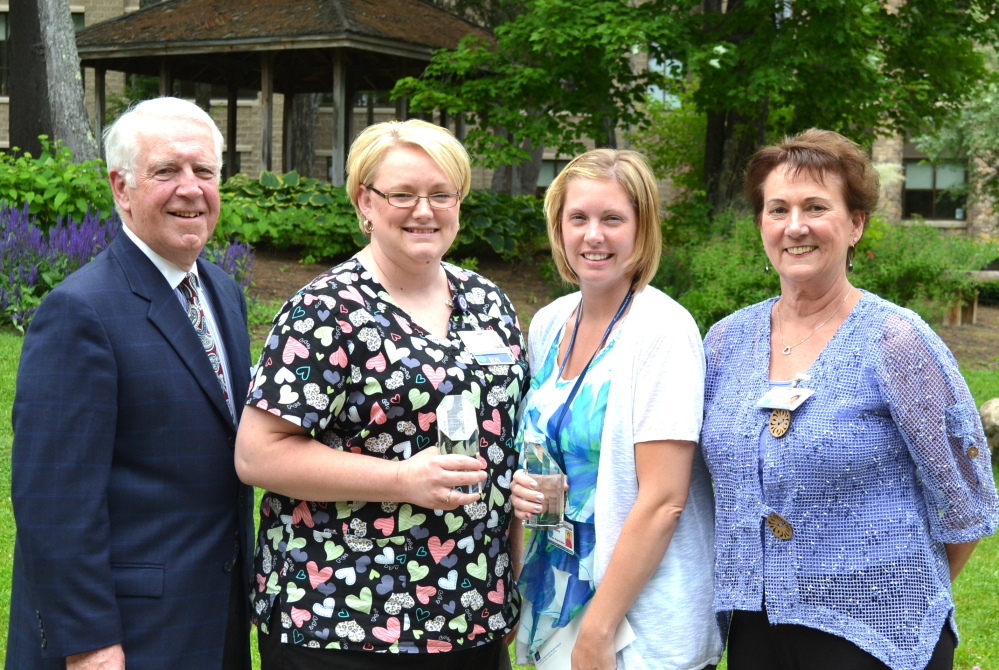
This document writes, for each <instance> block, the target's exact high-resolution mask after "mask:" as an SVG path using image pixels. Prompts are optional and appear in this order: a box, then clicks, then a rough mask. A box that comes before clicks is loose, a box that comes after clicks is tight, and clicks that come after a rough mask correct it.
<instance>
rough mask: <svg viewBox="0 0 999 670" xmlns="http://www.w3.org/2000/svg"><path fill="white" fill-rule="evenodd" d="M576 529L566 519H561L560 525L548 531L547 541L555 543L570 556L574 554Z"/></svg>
mask: <svg viewBox="0 0 999 670" xmlns="http://www.w3.org/2000/svg"><path fill="white" fill-rule="evenodd" d="M575 531H576V529H575V527H574V526H573V525H572V523H570V522H569V521H567V520H563V521H562V525H561V526H560V527H558V528H556V529H554V530H550V531H548V542H550V543H551V544H553V545H555V546H556V547H558V548H559V549H561V550H562V551H564V552H565V553H567V554H569V555H570V556H574V555H575V554H576V548H575V547H576V532H575Z"/></svg>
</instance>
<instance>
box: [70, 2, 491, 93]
mask: <svg viewBox="0 0 999 670" xmlns="http://www.w3.org/2000/svg"><path fill="white" fill-rule="evenodd" d="M468 34H475V35H480V36H482V37H485V38H486V39H489V38H490V35H489V33H488V31H486V30H484V29H482V28H480V27H478V26H475V25H474V24H471V23H468V22H467V21H464V20H463V19H461V18H459V17H457V16H455V15H453V14H451V13H449V12H446V11H444V10H442V9H438V8H437V7H434V6H432V5H430V4H428V3H426V2H423V1H422V0H241V1H240V2H234V1H233V0H168V1H167V2H162V3H159V4H156V5H152V6H150V7H147V8H145V9H141V10H139V11H136V12H132V13H129V14H124V15H122V16H119V17H116V18H113V19H110V20H108V21H103V22H101V23H98V24H95V25H93V26H89V27H87V28H85V29H83V30H81V31H80V32H78V33H77V36H76V43H77V49H78V50H79V54H80V60H81V63H82V64H83V65H85V66H88V67H104V68H105V69H108V70H120V71H127V72H135V73H142V74H158V73H159V72H160V63H161V62H162V61H163V60H164V59H168V60H169V61H170V63H171V68H172V71H173V73H174V75H175V76H177V77H178V78H181V79H187V80H191V81H201V82H206V83H224V84H229V85H237V86H240V87H244V88H258V87H259V82H260V63H259V60H260V59H259V56H260V52H268V51H270V52H275V79H274V87H275V90H276V91H278V92H287V93H295V92H304V91H323V90H328V89H329V86H330V81H331V77H332V58H331V56H330V52H331V50H332V49H337V48H339V49H345V50H346V54H347V62H348V68H347V70H348V72H352V75H351V76H352V77H356V76H361V77H362V78H364V79H365V81H364V82H362V81H358V82H355V87H356V88H361V89H363V88H366V87H368V85H370V87H371V88H383V87H387V86H391V82H394V81H395V80H396V79H398V78H399V77H400V76H403V75H405V74H419V72H420V71H422V65H420V64H421V63H425V62H426V61H427V60H429V58H430V55H431V54H432V52H433V51H434V50H435V49H440V48H453V47H455V46H457V44H458V42H459V41H460V40H461V38H462V37H464V36H465V35H468ZM362 61H363V69H366V70H367V72H366V73H359V72H358V70H359V68H358V66H360V65H362ZM386 85H387V86H386Z"/></svg>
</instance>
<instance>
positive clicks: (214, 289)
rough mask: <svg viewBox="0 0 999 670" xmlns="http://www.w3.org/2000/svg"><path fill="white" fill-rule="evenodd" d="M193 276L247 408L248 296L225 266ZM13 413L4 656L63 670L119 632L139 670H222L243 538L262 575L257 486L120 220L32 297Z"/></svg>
mask: <svg viewBox="0 0 999 670" xmlns="http://www.w3.org/2000/svg"><path fill="white" fill-rule="evenodd" d="M198 272H199V275H200V277H201V283H202V285H203V286H205V287H206V288H207V291H208V294H209V296H210V298H211V304H212V306H213V312H214V315H215V320H216V322H217V323H218V326H219V330H221V332H220V333H216V334H215V335H216V337H217V338H219V339H221V340H222V342H223V343H224V347H225V352H226V355H227V358H228V362H229V366H228V370H229V373H230V374H231V376H232V379H231V388H232V389H233V391H234V395H235V398H234V401H235V407H236V412H237V413H239V412H240V410H241V409H242V399H243V394H244V393H245V392H246V389H247V388H248V386H249V383H250V371H249V368H250V352H249V337H248V335H247V331H246V303H245V301H244V299H243V294H242V292H241V291H240V289H239V287H238V286H237V285H236V282H235V281H233V279H232V278H230V277H229V276H228V275H226V274H225V273H224V272H223V271H222V270H221V269H219V268H218V267H216V266H215V265H212V264H211V263H208V262H206V261H204V260H201V259H199V260H198ZM13 423H14V446H13V457H12V466H13V471H12V486H11V488H12V499H13V505H14V516H15V519H16V521H17V538H16V542H15V552H14V574H13V589H12V594H11V616H10V629H9V634H8V640H7V664H6V667H7V669H8V670H14V669H16V670H33V669H36V668H37V669H42V668H65V661H64V660H63V658H64V657H65V656H68V655H71V654H76V653H80V652H83V651H89V650H93V649H97V648H101V647H105V646H108V645H112V644H115V643H119V642H120V643H122V644H123V646H124V651H125V662H126V665H127V667H128V668H129V670H136V669H153V668H157V669H158V668H163V669H168V668H169V669H170V670H177V669H178V668H181V669H182V670H198V669H205V670H217V669H218V668H220V667H221V665H222V653H223V646H224V641H225V633H226V626H227V623H228V619H229V616H228V615H229V597H230V587H231V584H232V582H231V580H232V575H231V574H230V573H231V570H232V565H233V562H234V558H235V556H236V554H237V550H240V551H239V554H240V558H241V559H242V564H243V571H242V575H244V576H245V577H246V578H249V576H250V575H251V574H252V570H251V567H250V566H251V561H252V555H253V551H252V527H253V526H252V516H251V507H252V505H253V494H252V490H251V489H250V488H249V487H247V486H245V485H243V484H241V483H240V481H239V479H238V478H237V476H236V472H235V468H234V464H233V447H234V444H235V437H236V423H235V422H234V420H233V417H232V415H231V414H230V412H229V409H228V408H227V406H226V404H225V400H224V398H223V396H222V390H221V388H220V386H219V383H218V380H217V379H216V377H215V373H214V372H213V370H212V367H211V364H210V362H209V360H208V357H207V356H206V354H205V351H204V349H203V348H202V345H201V342H200V341H199V339H198V336H197V334H196V333H195V331H194V328H193V327H192V326H191V322H190V321H189V320H188V317H187V315H186V313H185V310H184V308H183V307H182V305H181V303H180V301H179V300H178V299H177V295H176V294H175V293H174V291H173V290H172V289H171V288H170V286H169V284H168V283H167V281H166V280H165V279H164V277H163V275H162V274H161V273H160V271H159V270H158V269H157V268H156V266H155V265H153V263H152V262H151V261H150V260H149V259H148V258H147V257H146V256H145V255H144V254H143V253H142V251H141V250H140V249H139V248H138V247H136V246H135V244H134V243H133V242H132V241H131V240H130V239H129V238H128V236H126V235H125V234H124V232H122V233H119V234H118V236H117V237H116V238H115V240H114V242H113V243H112V244H111V245H110V247H109V248H108V249H107V250H105V251H104V252H102V253H101V254H100V255H99V256H98V257H97V258H96V259H94V260H93V261H92V262H90V263H88V264H87V265H85V266H84V267H83V268H81V269H80V270H78V271H77V272H75V273H73V274H72V275H70V276H69V277H68V278H67V279H66V280H65V281H63V282H62V283H61V284H60V285H59V286H58V287H57V288H56V289H55V290H53V291H52V292H51V293H50V294H49V295H48V296H47V297H46V298H45V300H44V301H43V302H42V304H41V306H40V307H39V308H38V311H37V312H36V314H35V316H34V318H33V320H32V322H31V326H30V328H29V329H28V333H27V335H26V337H25V340H24V347H23V351H22V353H21V361H20V367H19V369H18V375H17V392H16V396H15V399H14V411H13ZM244 586H245V587H246V588H247V589H248V588H249V587H248V584H245V583H244ZM246 614H248V612H247V613H246ZM246 631H247V636H246V637H245V638H241V639H240V644H243V643H245V644H249V637H248V633H249V629H248V627H247V628H246Z"/></svg>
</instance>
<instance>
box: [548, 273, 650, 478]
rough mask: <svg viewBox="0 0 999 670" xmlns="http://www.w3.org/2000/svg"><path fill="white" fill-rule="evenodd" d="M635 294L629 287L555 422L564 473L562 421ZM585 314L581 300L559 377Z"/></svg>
mask: <svg viewBox="0 0 999 670" xmlns="http://www.w3.org/2000/svg"><path fill="white" fill-rule="evenodd" d="M634 294H635V290H634V289H628V295H626V296H624V300H623V301H622V302H621V306H620V307H618V308H617V314H615V315H614V318H613V319H611V322H610V324H608V325H607V330H606V331H604V336H603V337H602V338H600V344H598V345H597V348H596V350H595V351H594V352H593V355H592V356H590V360H589V361H587V362H586V367H584V368H583V371H582V372H580V373H579V376H578V377H576V383H575V384H573V386H572V390H571V391H569V397H568V398H566V399H565V402H564V403H562V410H561V411H560V412H559V415H558V421H556V422H555V437H554V440H555V453H554V454H552V456H554V457H555V461H556V462H557V463H558V464H559V467H560V468H562V472H563V473H564V474H569V473H568V472H567V471H566V469H565V457H564V456H563V455H562V422H563V421H565V413H566V412H568V411H569V406H570V405H572V401H573V399H575V397H576V393H578V392H579V387H580V385H582V383H583V378H584V377H586V373H587V372H588V371H589V370H590V366H591V365H592V364H593V359H594V358H596V357H597V354H598V353H600V350H601V349H603V347H604V343H605V342H606V341H607V338H608V337H609V336H610V334H611V330H613V329H614V325H615V324H616V323H617V322H618V321H620V320H621V316H622V315H624V310H626V309H628V305H629V303H631V297H632V296H633V295H634ZM582 316H583V301H582V300H580V301H579V311H577V312H576V325H575V326H574V327H573V329H572V337H571V338H570V339H569V348H568V349H566V352H565V358H564V359H562V366H561V367H560V368H559V369H558V377H557V378H556V381H557V380H558V379H561V378H562V372H563V371H564V370H565V366H566V364H567V363H568V362H569V356H570V355H571V354H572V347H573V346H574V345H575V344H576V333H578V332H579V320H580V319H581V318H582Z"/></svg>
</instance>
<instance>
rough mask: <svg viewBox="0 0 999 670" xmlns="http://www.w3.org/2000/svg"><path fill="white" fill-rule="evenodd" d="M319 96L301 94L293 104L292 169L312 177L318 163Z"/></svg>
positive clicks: (296, 96)
mask: <svg viewBox="0 0 999 670" xmlns="http://www.w3.org/2000/svg"><path fill="white" fill-rule="evenodd" d="M318 118H319V94H318V93H299V94H297V95H295V97H294V98H292V102H291V148H290V149H289V150H290V151H291V152H292V153H291V169H292V170H298V174H300V175H302V176H303V177H312V176H314V175H313V174H312V173H313V172H314V171H315V163H316V121H317V120H318Z"/></svg>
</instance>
